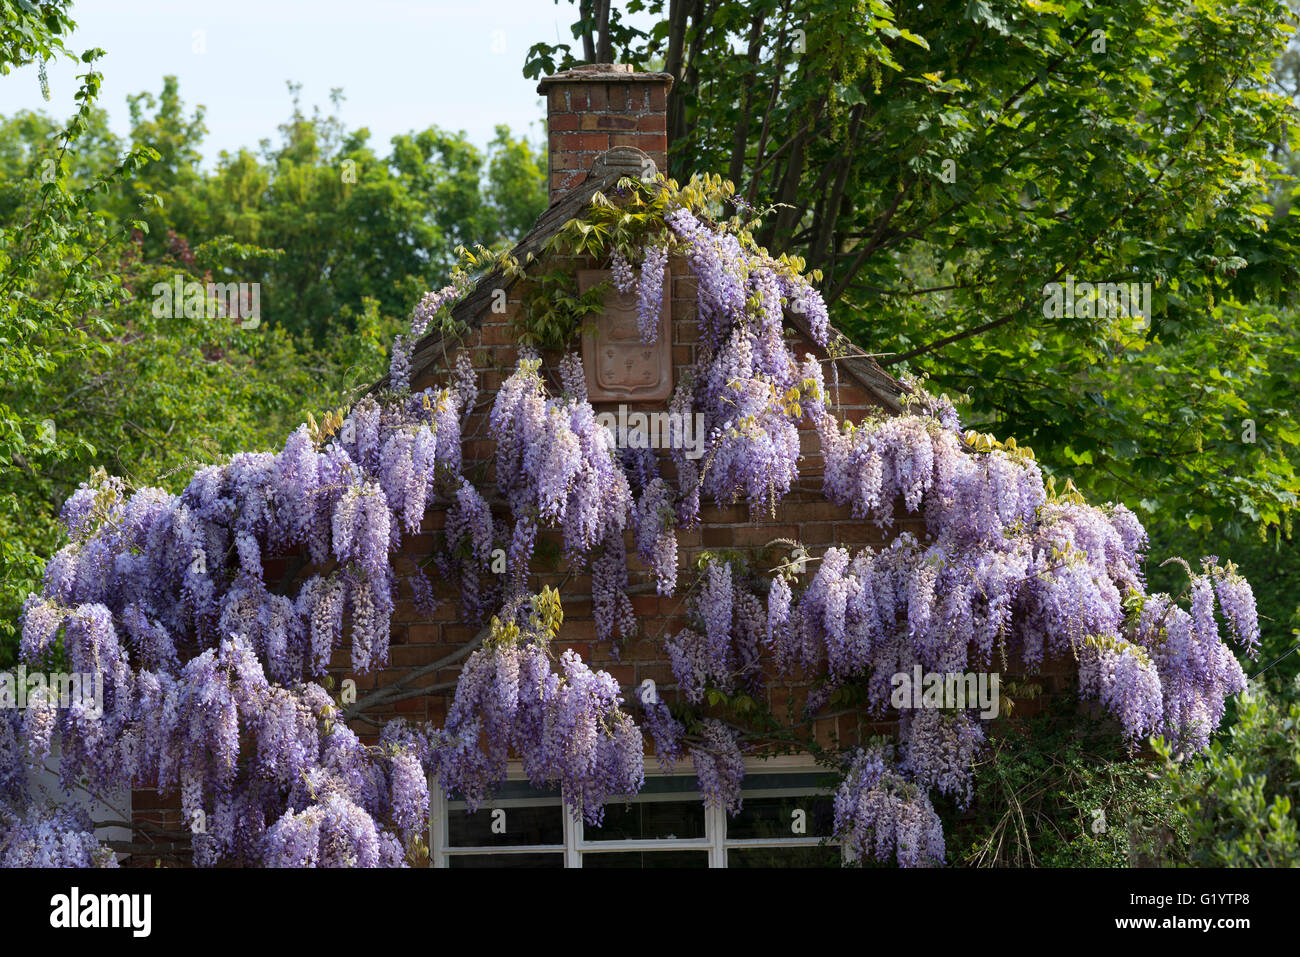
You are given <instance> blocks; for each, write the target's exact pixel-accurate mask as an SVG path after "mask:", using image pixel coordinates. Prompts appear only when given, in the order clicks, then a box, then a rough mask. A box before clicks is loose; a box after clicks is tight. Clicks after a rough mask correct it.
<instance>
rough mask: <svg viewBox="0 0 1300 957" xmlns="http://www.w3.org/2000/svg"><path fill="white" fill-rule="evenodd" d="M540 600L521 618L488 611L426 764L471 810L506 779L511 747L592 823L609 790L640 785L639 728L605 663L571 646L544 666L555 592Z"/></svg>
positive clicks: (632, 790) (600, 815)
mask: <svg viewBox="0 0 1300 957" xmlns="http://www.w3.org/2000/svg"><path fill="white" fill-rule="evenodd" d="M539 606H540V608H539V610H538V611H535V612H533V613H532V614H531V615H529V616H528V617H529V620H528V621H527V622H526V623H525V624H524V626H523V627H522V628H521V627H520V625H519V624H518V622H513V621H508V622H506V623H502V622H501V621H500V619H494V621H493V634H492V636H491V637H490V638H489V639H488V640H487V641H486V642H485V644H484V647H483V648H481V649H479V650H478V651H475V652H474V654H473V655H471V656H470V659H469V661H467V662H466V664H465V668H464V670H463V671H462V672H461V677H460V680H459V682H458V683H457V685H456V697H455V699H454V700H453V702H452V706H451V710H450V711H449V713H448V715H447V724H446V726H445V727H444V728H443V730H442V732H441V735H440V741H439V742H438V743H436V744H435V745H434V747H433V753H432V765H433V768H434V769H435V770H436V772H437V773H438V774H439V775H440V777H441V780H442V783H443V786H444V787H445V788H446V789H447V790H448V792H449V793H450V792H458V793H459V794H461V795H463V796H464V799H465V801H466V802H467V804H468V805H469V807H470V809H471V810H473V809H475V808H477V807H478V806H479V804H481V803H482V802H483V801H484V800H485V799H486V798H487V797H488V796H489V795H490V793H491V791H492V788H493V787H494V786H495V785H497V784H499V783H500V782H501V781H504V780H505V777H506V765H507V761H508V759H509V756H510V755H511V754H512V753H513V754H514V755H516V756H517V757H518V758H519V759H520V761H521V763H522V764H523V769H524V773H525V774H527V775H528V779H529V780H530V781H532V782H533V784H535V785H541V784H544V783H558V784H561V785H562V786H563V789H564V796H565V801H566V802H567V804H568V806H569V807H570V809H571V810H572V811H573V813H574V815H575V817H576V816H582V817H584V818H585V820H586V821H587V823H588V824H592V825H598V824H600V822H601V821H602V820H603V819H604V813H605V810H604V808H605V804H606V803H607V802H608V801H609V800H611V798H613V797H614V796H618V795H623V796H632V795H635V794H636V793H637V792H638V791H640V790H641V785H642V784H643V783H644V780H645V775H644V763H645V756H644V743H643V739H642V736H641V731H640V729H638V728H637V726H636V724H635V723H634V722H633V721H632V719H631V717H630V716H629V715H628V714H627V713H626V712H625V711H623V710H622V704H623V698H622V695H621V693H620V690H619V686H618V682H617V681H615V680H614V679H613V678H612V677H611V676H610V675H609V674H608V673H607V672H604V671H592V670H591V669H590V668H588V667H587V665H586V664H584V663H583V661H582V659H581V658H579V657H578V655H576V654H575V653H574V652H573V651H572V650H566V651H565V652H564V653H563V654H562V655H561V656H560V661H559V665H560V669H559V671H558V672H557V671H555V670H554V669H553V668H552V663H551V656H550V653H549V650H548V643H549V641H550V639H551V638H553V637H554V635H555V633H556V631H557V630H558V628H559V624H560V620H561V618H562V615H561V614H560V612H559V597H558V595H556V594H555V593H554V592H550V591H548V592H544V593H543V594H542V596H540V598H539Z"/></svg>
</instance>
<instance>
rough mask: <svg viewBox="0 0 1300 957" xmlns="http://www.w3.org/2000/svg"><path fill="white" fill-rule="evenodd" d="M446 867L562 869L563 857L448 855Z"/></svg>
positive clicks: (537, 855) (552, 855) (547, 855)
mask: <svg viewBox="0 0 1300 957" xmlns="http://www.w3.org/2000/svg"><path fill="white" fill-rule="evenodd" d="M447 866H448V867H480V868H481V867H563V866H564V855H563V854H561V853H559V852H558V851H557V852H555V853H553V854H448V855H447Z"/></svg>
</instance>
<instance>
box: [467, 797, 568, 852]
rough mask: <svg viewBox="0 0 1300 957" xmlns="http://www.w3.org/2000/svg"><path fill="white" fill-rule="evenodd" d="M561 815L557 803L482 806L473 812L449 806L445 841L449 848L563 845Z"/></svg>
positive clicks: (560, 809)
mask: <svg viewBox="0 0 1300 957" xmlns="http://www.w3.org/2000/svg"><path fill="white" fill-rule="evenodd" d="M563 815H564V809H563V808H562V807H561V806H560V805H558V804H553V805H543V806H541V807H538V806H536V805H534V806H525V807H501V808H488V807H481V808H479V809H478V810H477V811H475V812H474V813H473V814H470V813H468V812H467V811H466V810H465V809H464V807H456V806H455V805H452V806H451V807H449V808H448V810H447V843H448V845H449V846H450V847H494V846H495V847H504V846H509V845H515V846H518V845H525V844H563V843H564V816H563Z"/></svg>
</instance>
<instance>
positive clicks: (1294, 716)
mask: <svg viewBox="0 0 1300 957" xmlns="http://www.w3.org/2000/svg"><path fill="white" fill-rule="evenodd" d="M1236 705H1237V707H1236V712H1237V714H1236V721H1235V723H1234V724H1233V725H1232V726H1231V727H1230V728H1228V730H1227V731H1226V733H1223V734H1220V735H1219V736H1218V737H1216V738H1215V739H1214V741H1212V742H1211V744H1210V750H1209V751H1208V752H1207V753H1206V754H1204V755H1200V756H1197V757H1194V758H1191V759H1189V760H1176V759H1175V756H1174V755H1173V754H1171V753H1170V749H1169V747H1168V745H1166V744H1165V743H1164V742H1162V741H1157V742H1156V750H1157V752H1158V753H1159V754H1160V755H1161V757H1163V758H1164V760H1165V768H1164V780H1165V783H1166V784H1167V786H1168V787H1169V789H1170V794H1171V797H1172V799H1173V800H1174V802H1175V803H1176V806H1177V808H1178V810H1179V812H1180V813H1181V814H1182V815H1183V816H1184V817H1185V819H1186V821H1187V824H1188V828H1189V832H1190V846H1189V848H1188V850H1187V853H1186V855H1185V857H1183V856H1180V857H1177V858H1175V860H1176V862H1177V863H1182V864H1188V865H1191V866H1194V867H1298V866H1300V811H1297V800H1298V799H1300V681H1297V682H1296V683H1294V684H1292V686H1291V689H1290V694H1289V695H1288V696H1286V697H1283V696H1281V695H1278V694H1273V693H1269V692H1267V691H1266V690H1264V689H1263V688H1262V687H1260V686H1258V685H1256V686H1254V687H1253V688H1252V689H1251V690H1249V691H1247V692H1244V693H1243V694H1241V695H1239V696H1238V697H1237V699H1236Z"/></svg>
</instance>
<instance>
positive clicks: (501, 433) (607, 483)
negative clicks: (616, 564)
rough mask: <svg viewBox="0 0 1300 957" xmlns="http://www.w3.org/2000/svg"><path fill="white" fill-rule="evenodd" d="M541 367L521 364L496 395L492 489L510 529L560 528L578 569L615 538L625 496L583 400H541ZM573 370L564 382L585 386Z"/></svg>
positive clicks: (611, 452) (623, 482) (609, 450)
mask: <svg viewBox="0 0 1300 957" xmlns="http://www.w3.org/2000/svg"><path fill="white" fill-rule="evenodd" d="M540 367H541V360H539V359H521V360H520V361H519V365H518V367H517V368H516V369H515V372H514V374H513V375H511V376H510V378H509V379H507V380H506V381H505V383H504V384H502V386H501V389H500V391H499V392H497V397H496V401H495V403H494V404H493V406H492V415H491V418H490V422H489V428H490V431H491V434H492V437H493V439H495V440H496V446H497V452H496V468H497V486H498V487H499V488H500V489H501V491H502V492H503V493H504V495H505V497H506V499H507V501H508V502H509V504H510V509H511V512H512V513H513V514H514V516H515V518H516V522H518V520H519V519H521V518H529V519H532V520H533V521H534V522H536V523H538V524H546V525H550V526H555V527H558V528H560V529H561V530H562V531H563V535H564V547H565V552H566V554H567V556H568V557H569V559H570V561H572V562H574V563H576V564H581V563H582V562H583V559H584V557H585V555H586V554H587V553H588V552H590V551H591V550H592V549H594V548H596V547H597V546H601V545H604V543H605V541H606V539H607V538H608V537H609V536H610V535H611V534H620V535H621V533H622V531H623V529H624V528H625V527H626V525H627V517H628V513H629V511H630V509H631V505H632V493H631V489H630V487H629V486H628V481H627V476H626V475H625V474H624V473H623V469H622V467H621V466H620V464H619V461H618V456H617V455H616V454H615V448H614V441H613V439H612V438H611V436H610V434H609V432H608V431H607V430H606V429H604V428H602V427H601V426H600V425H598V424H597V422H596V416H595V413H594V412H593V411H592V408H591V403H589V402H588V401H587V399H586V395H585V393H583V394H579V395H573V396H570V397H567V398H564V397H561V398H550V397H548V395H547V391H546V385H545V383H544V382H543V381H542V378H541V375H540V374H539V372H538V370H539V369H540ZM575 367H576V368H577V369H578V370H580V369H581V361H580V360H579V359H578V358H577V356H573V357H571V359H570V362H569V365H568V370H569V373H568V375H567V376H566V381H567V382H569V383H571V387H573V388H577V387H578V386H577V384H578V383H580V382H583V381H585V380H583V379H582V378H581V377H580V375H578V374H574V372H573V370H574V368H575ZM516 534H518V525H516ZM527 554H528V555H530V556H531V548H530V549H528V550H527Z"/></svg>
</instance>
